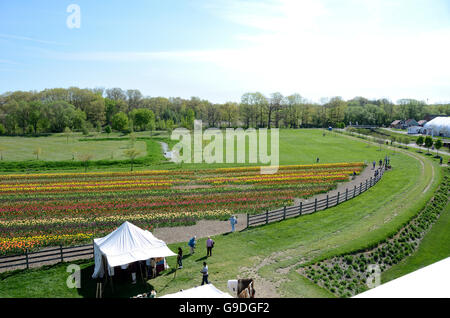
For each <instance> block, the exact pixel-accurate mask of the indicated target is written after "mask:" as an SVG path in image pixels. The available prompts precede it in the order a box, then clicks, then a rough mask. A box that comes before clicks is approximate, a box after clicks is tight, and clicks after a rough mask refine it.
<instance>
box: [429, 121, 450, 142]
mask: <svg viewBox="0 0 450 318" xmlns="http://www.w3.org/2000/svg"><path fill="white" fill-rule="evenodd" d="M423 128H424V130H426V134H427V135H431V136H436V137H438V136H443V137H450V117H436V118H434V119H433V120H430V121H429V122H427V123H426V124H425V125H424V126H423Z"/></svg>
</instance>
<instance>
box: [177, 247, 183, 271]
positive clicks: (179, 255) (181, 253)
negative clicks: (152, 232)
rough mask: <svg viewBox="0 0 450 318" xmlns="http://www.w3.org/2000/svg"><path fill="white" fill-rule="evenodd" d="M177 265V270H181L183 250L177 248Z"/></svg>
mask: <svg viewBox="0 0 450 318" xmlns="http://www.w3.org/2000/svg"><path fill="white" fill-rule="evenodd" d="M177 263H178V269H182V268H183V250H182V249H181V247H178V255H177Z"/></svg>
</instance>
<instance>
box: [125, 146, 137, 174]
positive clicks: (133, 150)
mask: <svg viewBox="0 0 450 318" xmlns="http://www.w3.org/2000/svg"><path fill="white" fill-rule="evenodd" d="M140 153H141V152H140V151H139V150H137V149H136V148H131V149H127V150H125V152H124V154H125V156H127V157H128V158H130V160H131V170H130V171H133V164H134V159H136V157H137V156H139V154H140Z"/></svg>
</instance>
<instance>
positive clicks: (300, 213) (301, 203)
mask: <svg viewBox="0 0 450 318" xmlns="http://www.w3.org/2000/svg"><path fill="white" fill-rule="evenodd" d="M302 206H303V202H300V212H299V214H298V215H302Z"/></svg>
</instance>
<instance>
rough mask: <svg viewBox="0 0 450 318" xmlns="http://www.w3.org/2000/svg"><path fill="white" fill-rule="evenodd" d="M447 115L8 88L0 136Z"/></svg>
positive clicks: (0, 107)
mask: <svg viewBox="0 0 450 318" xmlns="http://www.w3.org/2000/svg"><path fill="white" fill-rule="evenodd" d="M431 114H433V115H450V104H436V105H427V104H426V103H425V102H423V101H418V100H414V99H401V100H398V101H397V102H396V103H393V102H391V101H390V100H387V99H377V100H370V99H367V98H364V97H355V98H353V99H350V100H343V99H342V98H341V97H332V98H327V99H323V100H322V102H321V103H320V104H318V103H311V102H309V101H308V100H307V99H305V98H303V97H302V96H301V95H299V94H293V95H289V96H283V95H282V94H280V93H273V94H271V95H270V96H265V95H263V94H261V93H259V92H256V93H246V94H244V95H242V98H241V101H240V103H236V102H227V103H224V104H215V103H211V102H209V101H208V100H204V99H200V98H198V97H192V98H191V99H183V98H179V97H170V98H165V97H145V96H143V95H142V93H141V92H140V91H139V90H133V89H131V90H122V89H120V88H111V89H98V88H95V89H80V88H77V87H70V88H67V89H65V88H53V89H45V90H43V91H40V92H36V91H32V92H24V91H15V92H7V93H4V94H2V95H0V135H38V134H44V133H58V132H64V131H65V132H68V131H82V132H83V133H86V134H87V133H89V132H90V131H93V130H97V131H105V132H110V131H112V130H116V131H121V132H125V133H126V132H130V131H140V130H169V131H170V130H172V129H174V128H176V127H186V128H192V126H193V121H194V119H201V120H202V121H203V124H204V127H243V128H248V127H253V128H261V127H276V128H303V127H328V126H332V127H343V126H344V125H347V124H349V123H350V122H351V123H356V122H357V123H358V124H364V125H380V126H382V125H389V124H390V123H391V122H392V121H394V120H396V119H403V120H405V119H409V118H413V119H416V120H420V119H422V118H423V117H424V116H426V115H431Z"/></svg>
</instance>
